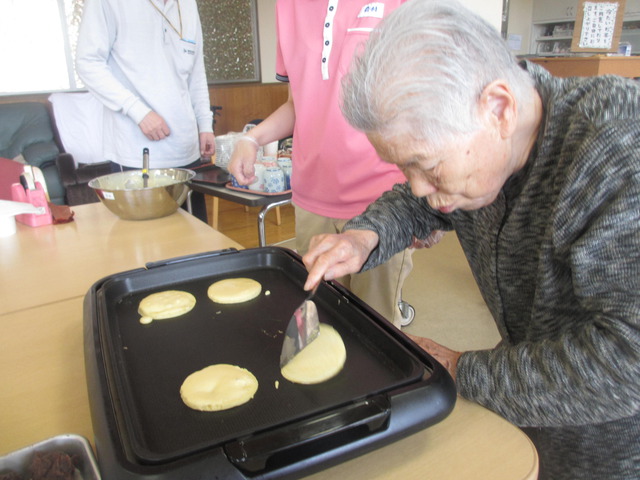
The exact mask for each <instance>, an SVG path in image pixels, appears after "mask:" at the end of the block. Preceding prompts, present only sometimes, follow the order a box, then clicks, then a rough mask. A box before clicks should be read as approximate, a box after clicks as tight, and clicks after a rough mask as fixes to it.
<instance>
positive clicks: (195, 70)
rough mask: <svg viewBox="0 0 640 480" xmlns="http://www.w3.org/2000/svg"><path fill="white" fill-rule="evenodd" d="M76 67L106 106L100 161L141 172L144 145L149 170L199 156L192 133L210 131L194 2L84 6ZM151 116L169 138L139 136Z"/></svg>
mask: <svg viewBox="0 0 640 480" xmlns="http://www.w3.org/2000/svg"><path fill="white" fill-rule="evenodd" d="M152 2H153V3H152ZM154 5H155V7H157V9H159V10H160V11H158V10H157V9H156V8H154ZM160 12H162V13H163V14H164V16H163V15H162V14H161V13H160ZM165 17H166V18H165ZM180 17H181V20H180ZM174 28H175V30H177V31H178V32H176V31H175V30H174ZM179 32H181V33H182V35H179ZM76 69H77V72H78V75H79V76H80V78H81V79H82V81H83V82H84V84H85V86H86V87H87V89H88V90H89V91H90V92H92V93H93V94H94V95H95V96H96V97H97V98H98V99H99V100H100V101H101V102H102V103H103V104H104V105H105V109H104V155H105V159H107V160H112V161H114V162H117V163H119V164H121V165H124V166H128V167H136V168H140V167H141V166H142V149H143V148H145V147H146V148H149V152H150V166H151V168H167V167H177V166H184V165H187V164H189V163H191V162H193V161H195V160H197V159H198V158H199V156H200V147H199V136H198V133H199V132H212V131H213V123H212V120H213V116H212V113H211V110H210V102H209V90H208V86H207V80H206V76H205V69H204V60H203V46H202V28H201V25H200V17H199V15H198V9H197V5H196V2H195V0H179V3H178V1H176V0H167V2H166V4H165V3H164V2H163V1H162V0H86V2H85V6H84V14H83V18H82V24H81V27H80V35H79V38H78V48H77V54H76ZM151 111H155V112H156V113H158V114H159V115H160V116H162V117H163V118H164V119H165V121H166V122H167V125H168V126H169V129H170V134H169V136H168V137H167V138H165V139H163V140H160V141H151V140H149V139H147V138H146V137H145V135H144V134H143V133H142V131H141V130H140V127H139V126H138V124H139V123H140V121H141V120H142V119H143V118H144V117H145V116H146V115H147V114H148V113H149V112H151Z"/></svg>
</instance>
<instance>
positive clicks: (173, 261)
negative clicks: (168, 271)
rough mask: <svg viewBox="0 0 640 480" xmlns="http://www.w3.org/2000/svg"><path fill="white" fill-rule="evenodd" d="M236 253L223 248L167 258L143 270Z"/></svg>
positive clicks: (148, 264) (233, 249)
mask: <svg viewBox="0 0 640 480" xmlns="http://www.w3.org/2000/svg"><path fill="white" fill-rule="evenodd" d="M238 251H239V250H238V249H237V248H225V249H223V250H216V251H213V252H204V253H198V254H195V255H184V256H182V257H174V258H168V259H166V260H159V261H157V262H149V263H147V264H145V268H146V269H147V270H151V269H152V268H157V267H164V266H166V265H173V264H176V263H184V262H191V261H193V260H198V261H199V260H204V259H207V258H213V257H218V256H220V255H226V254H229V253H238Z"/></svg>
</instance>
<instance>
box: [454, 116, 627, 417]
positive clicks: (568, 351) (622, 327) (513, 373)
mask: <svg viewBox="0 0 640 480" xmlns="http://www.w3.org/2000/svg"><path fill="white" fill-rule="evenodd" d="M638 152H640V141H639V140H638V127H637V126H631V125H629V124H626V125H620V124H618V125H611V126H610V128H607V129H604V130H603V131H602V132H600V133H599V134H598V135H597V138H596V140H594V141H593V142H589V144H588V145H586V146H585V149H584V151H583V152H577V154H580V153H582V154H583V155H587V156H591V157H592V158H593V159H594V160H593V162H585V163H586V164H587V165H589V167H587V168H583V169H582V170H581V171H580V172H578V173H576V172H569V173H568V175H567V181H566V183H565V184H566V186H565V187H564V188H565V190H566V191H565V192H563V193H562V195H561V197H560V198H561V200H560V201H559V203H558V205H557V207H556V211H555V213H554V228H553V239H552V242H551V243H552V245H553V248H555V249H556V254H555V255H554V256H555V257H556V260H555V262H556V263H554V265H551V266H545V269H546V270H547V272H548V276H547V277H545V278H546V279H553V274H554V268H555V269H556V270H558V271H559V269H560V268H568V269H569V270H570V277H569V278H570V282H565V281H563V282H561V283H558V284H556V285H553V284H551V285H544V284H542V283H541V285H540V286H539V288H540V289H547V290H548V291H550V292H552V293H551V294H550V295H555V301H554V308H549V309H545V306H544V305H537V306H536V310H534V312H533V314H532V315H535V316H536V317H537V318H536V322H537V324H538V325H539V326H541V328H546V329H547V330H548V334H546V336H544V337H543V338H540V339H532V340H531V341H521V342H518V343H515V344H510V343H508V342H506V341H505V342H503V343H501V344H500V345H499V346H498V347H496V348H495V349H493V350H485V351H475V352H466V353H464V354H463V355H462V356H461V357H460V360H459V363H458V367H457V385H458V390H459V393H460V394H461V395H462V396H463V397H465V398H468V399H470V400H473V401H476V402H478V403H480V404H482V405H484V406H486V407H487V408H489V409H491V410H494V411H496V412H498V413H499V414H501V415H502V416H504V417H505V418H507V419H508V420H510V421H511V422H513V423H515V424H517V425H520V426H538V427H545V426H547V427H548V426H575V425H584V424H592V423H601V422H607V421H612V420H616V419H620V418H624V417H628V416H631V415H634V414H637V413H638V412H639V411H640V381H639V380H638V379H640V231H639V229H638V225H639V224H640V154H639V153H638ZM595 159H599V160H595ZM565 262H566V263H565ZM567 283H568V285H567ZM550 298H552V297H550ZM539 328H540V327H539Z"/></svg>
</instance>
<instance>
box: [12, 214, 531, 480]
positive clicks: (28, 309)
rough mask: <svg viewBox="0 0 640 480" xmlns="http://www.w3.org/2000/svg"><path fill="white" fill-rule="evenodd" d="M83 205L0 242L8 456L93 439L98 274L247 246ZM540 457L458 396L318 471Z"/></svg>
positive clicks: (186, 224) (466, 472)
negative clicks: (90, 329) (438, 413)
mask: <svg viewBox="0 0 640 480" xmlns="http://www.w3.org/2000/svg"><path fill="white" fill-rule="evenodd" d="M74 210H75V212H76V219H75V221H74V222H73V223H71V224H66V225H55V226H54V225H49V226H44V227H38V228H30V227H26V226H23V225H18V232H17V233H16V235H14V236H12V237H6V238H0V262H1V265H2V273H1V276H0V291H1V292H2V305H1V307H0V308H1V310H0V338H2V341H3V344H2V348H1V349H0V379H1V380H2V389H1V390H0V412H2V413H1V414H0V455H4V454H6V453H8V452H10V451H13V450H16V449H18V448H21V447H24V446H26V445H29V444H32V443H35V442H37V441H40V440H44V439H46V438H49V437H53V436H56V435H60V434H64V433H75V434H78V435H82V436H84V437H86V438H87V439H89V440H91V441H92V440H93V428H92V425H91V417H90V412H89V404H88V394H87V386H86V381H85V369H84V358H83V336H82V323H83V318H82V303H83V299H84V295H85V294H86V292H87V290H88V289H89V288H90V286H91V285H92V284H93V283H94V282H95V281H97V280H99V279H100V278H102V277H105V276H108V275H111V274H114V273H119V272H122V271H126V270H130V269H133V268H139V267H142V266H144V264H145V263H148V262H151V261H156V260H162V259H166V258H171V257H176V256H182V255H190V254H194V253H200V252H204V251H211V250H220V249H224V248H230V247H235V248H240V246H239V245H238V244H236V243H235V242H233V241H232V240H231V239H229V238H227V237H225V236H224V235H222V234H220V233H219V232H217V231H215V230H213V229H211V228H210V227H209V226H208V225H206V224H205V223H202V222H200V221H199V220H197V219H195V218H193V217H191V216H189V215H188V214H185V213H184V212H182V211H178V212H177V213H175V214H173V215H171V216H169V217H165V218H163V219H157V220H149V221H145V222H131V221H124V220H119V219H117V217H115V216H113V215H112V214H111V213H110V212H109V211H108V210H107V209H106V208H104V206H102V205H101V204H91V205H84V206H80V207H74ZM24 288H27V290H28V291H27V292H22V290H23V289H24ZM537 465H538V464H537V454H536V451H535V449H534V448H533V445H532V444H531V442H530V441H529V439H528V437H526V436H525V435H524V434H523V433H522V432H521V431H520V430H519V429H517V428H516V427H514V426H513V425H511V424H510V423H508V422H506V421H505V420H503V419H502V418H500V417H499V416H497V415H495V414H493V413H491V412H490V411H488V410H486V409H484V408H482V407H480V406H478V405H476V404H473V403H470V402H467V401H465V400H462V399H458V403H457V405H456V407H455V409H454V411H453V412H452V413H451V415H449V416H448V417H447V418H446V419H445V420H443V421H442V422H440V423H439V424H437V425H435V426H433V427H431V428H428V429H426V430H423V431H421V432H419V433H416V434H414V435H411V436H410V437H407V438H405V439H402V440H400V441H397V442H394V443H392V444H390V445H388V446H386V447H383V448H381V449H378V450H376V451H374V452H372V453H369V454H367V455H364V456H362V457H359V458H357V459H354V460H350V461H348V462H345V463H343V464H340V465H338V466H335V467H332V468H329V469H327V470H325V471H323V472H320V473H317V474H315V475H312V476H311V477H309V478H313V479H315V480H321V479H327V480H328V479H333V478H336V477H337V478H348V479H387V478H402V479H412V478H416V479H417V478H421V479H422V478H433V479H439V480H445V479H452V480H453V479H455V480H464V479H473V480H478V479H485V478H487V479H489V478H490V479H492V480H500V479H505V480H518V479H535V478H536V477H537V468H538V467H537ZM107 480H111V479H107ZM114 480H117V479H114Z"/></svg>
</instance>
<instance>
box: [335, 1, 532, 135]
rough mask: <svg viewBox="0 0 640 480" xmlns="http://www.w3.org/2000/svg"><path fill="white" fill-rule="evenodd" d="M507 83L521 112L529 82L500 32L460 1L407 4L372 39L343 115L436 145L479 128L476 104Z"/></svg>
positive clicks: (374, 129)
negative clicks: (494, 87) (500, 81)
mask: <svg viewBox="0 0 640 480" xmlns="http://www.w3.org/2000/svg"><path fill="white" fill-rule="evenodd" d="M497 79H503V80H506V81H507V82H508V84H509V85H510V87H511V89H512V91H513V92H514V95H515V97H516V99H517V100H518V102H519V103H520V104H522V101H523V100H526V99H527V98H528V96H529V95H530V92H531V87H532V85H533V82H532V79H531V77H530V76H529V75H528V74H527V73H526V72H525V71H524V70H523V69H522V68H521V67H520V66H519V65H518V64H517V62H516V60H515V59H514V57H513V56H512V54H511V52H510V51H509V49H508V48H507V45H506V43H505V42H504V40H503V39H502V38H501V37H500V34H499V33H498V32H497V30H496V29H495V28H494V27H492V26H491V25H490V24H489V23H487V22H486V21H485V20H483V19H482V18H480V17H479V16H478V15H476V14H474V13H472V12H471V11H469V10H468V9H466V8H465V7H463V6H462V5H461V4H459V3H457V2H456V1H455V0H446V1H441V0H409V1H408V2H407V3H405V4H403V5H402V6H401V7H399V8H397V9H396V10H395V11H394V12H392V13H391V14H390V15H389V16H388V17H387V18H385V19H384V20H383V21H382V22H381V24H380V27H379V28H378V29H376V30H375V31H374V32H372V34H371V37H370V39H369V41H368V43H367V44H366V46H365V47H364V50H363V52H362V54H361V55H357V56H356V57H355V59H354V62H353V64H352V66H351V71H350V73H349V74H348V75H347V76H346V77H345V79H344V80H343V85H342V87H343V91H342V103H343V104H342V110H343V113H344V115H345V117H346V118H347V120H348V121H349V122H350V123H351V124H352V125H353V126H354V127H355V128H357V129H359V130H362V131H364V132H369V133H376V134H379V135H381V136H382V137H386V136H390V135H394V133H395V132H398V129H404V130H405V132H406V133H409V134H411V135H413V136H414V137H416V138H422V139H427V140H428V141H429V142H430V143H431V144H432V145H442V144H443V143H444V142H445V141H447V140H451V139H453V138H456V137H459V136H460V135H461V134H465V133H469V132H472V131H474V130H476V129H477V128H478V122H477V117H476V106H477V100H478V99H479V97H480V94H481V93H482V90H483V89H484V88H485V87H486V86H487V85H488V84H489V83H491V82H492V81H494V80H497Z"/></svg>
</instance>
